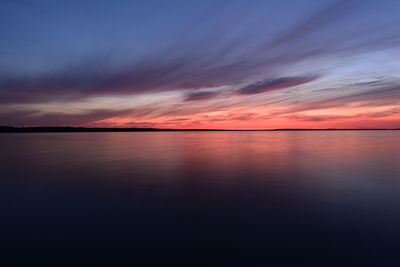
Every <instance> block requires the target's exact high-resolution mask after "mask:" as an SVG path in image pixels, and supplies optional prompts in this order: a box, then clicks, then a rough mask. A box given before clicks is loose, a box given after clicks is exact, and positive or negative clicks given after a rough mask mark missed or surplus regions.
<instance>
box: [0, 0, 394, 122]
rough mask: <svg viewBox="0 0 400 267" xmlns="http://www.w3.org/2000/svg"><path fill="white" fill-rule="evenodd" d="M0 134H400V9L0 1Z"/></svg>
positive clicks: (341, 4) (360, 0)
mask: <svg viewBox="0 0 400 267" xmlns="http://www.w3.org/2000/svg"><path fill="white" fill-rule="evenodd" d="M0 25H1V27H0V125H12V126H66V125H71V126H93V127H159V128H216V129H273V128H377V127H379V128H400V1H398V0H339V1H334V0H319V1H315V0H296V1H295V0H252V1H245V0H236V1H227V0H225V1H223V0H201V1H199V0H168V1H166V0H158V1H156V0H142V1H139V0H129V1H128V0H126V1H125V0H118V1H109V0H68V1H54V0H40V1H39V0H0Z"/></svg>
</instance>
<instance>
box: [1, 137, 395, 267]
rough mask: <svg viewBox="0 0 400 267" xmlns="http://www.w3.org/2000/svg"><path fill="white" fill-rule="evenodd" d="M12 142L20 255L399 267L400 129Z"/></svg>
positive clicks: (7, 218)
mask: <svg viewBox="0 0 400 267" xmlns="http://www.w3.org/2000/svg"><path fill="white" fill-rule="evenodd" d="M0 146H1V151H0V166H1V180H0V201H1V202H0V211H1V217H2V219H1V222H0V227H1V228H0V229H1V230H0V231H1V232H0V235H1V236H2V237H4V238H3V240H4V242H3V244H2V246H3V247H2V251H3V252H4V253H5V255H7V258H9V259H13V258H14V259H19V260H22V261H33V260H51V261H61V262H69V261H70V262H71V263H73V262H77V261H78V262H80V261H91V262H92V261H93V260H94V261H96V260H97V261H99V262H100V261H101V262H109V263H113V264H118V263H137V264H140V265H144V264H145V263H148V264H159V265H161V266H165V265H168V264H172V265H177V264H182V265H186V264H189V265H193V264H199V265H200V266H211V265H217V266H222V265H227V266H232V265H233V264H240V265H246V264H249V265H251V266H252V265H255V264H259V265H261V266H266V264H272V265H273V266H286V265H288V266H299V265H302V264H304V265H306V266H310V265H313V264H316V265H319V266H321V264H323V265H324V266H328V265H329V264H332V265H338V264H340V266H345V265H346V264H348V263H349V262H352V263H360V264H361V263H374V264H378V265H377V266H382V264H383V265H384V264H388V263H393V262H395V261H396V260H398V259H397V258H396V257H397V255H396V254H397V250H398V249H397V248H398V246H397V243H398V240H399V238H400V229H399V227H398V226H399V225H400V208H399V207H398V203H400V202H399V201H400V166H399V164H400V132H399V131H340V132H327V131H312V132H307V131H305V132H148V133H146V132H145V133H140V132H137V133H65V134H64V133H52V134H51V133H35V134H1V135H0ZM399 260H400V259H399ZM293 264H295V265H293Z"/></svg>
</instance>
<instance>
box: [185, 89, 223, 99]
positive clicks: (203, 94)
mask: <svg viewBox="0 0 400 267" xmlns="http://www.w3.org/2000/svg"><path fill="white" fill-rule="evenodd" d="M220 94H221V93H220V92H215V91H200V92H190V93H188V94H187V95H186V98H185V99H184V100H185V101H197V100H207V99H211V98H214V97H216V96H218V95H220Z"/></svg>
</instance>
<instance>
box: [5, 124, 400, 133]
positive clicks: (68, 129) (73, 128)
mask: <svg viewBox="0 0 400 267" xmlns="http://www.w3.org/2000/svg"><path fill="white" fill-rule="evenodd" d="M374 130H375V131H377V130H379V131H393V130H400V128H276V129H175V128H152V127H80V126H0V133H24V132H27V133H30V132H31V133H35V132H146V131H147V132H151V131H153V132H157V131H158V132H166V131H177V132H178V131H180V132H183V131H198V132H200V131H210V132H211V131H243V132H245V131H374Z"/></svg>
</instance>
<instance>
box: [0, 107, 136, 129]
mask: <svg viewBox="0 0 400 267" xmlns="http://www.w3.org/2000/svg"><path fill="white" fill-rule="evenodd" d="M131 112H133V110H132V109H126V110H109V109H94V110H90V111H85V112H81V113H74V114H68V113H57V112H54V113H45V114H43V113H40V111H38V110H20V111H7V112H2V113H0V125H10V126H28V125H30V126H35V125H40V126H61V125H63V126H77V125H82V124H89V123H93V122H96V121H99V120H103V119H108V118H110V117H118V116H121V115H127V114H129V113H131Z"/></svg>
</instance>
